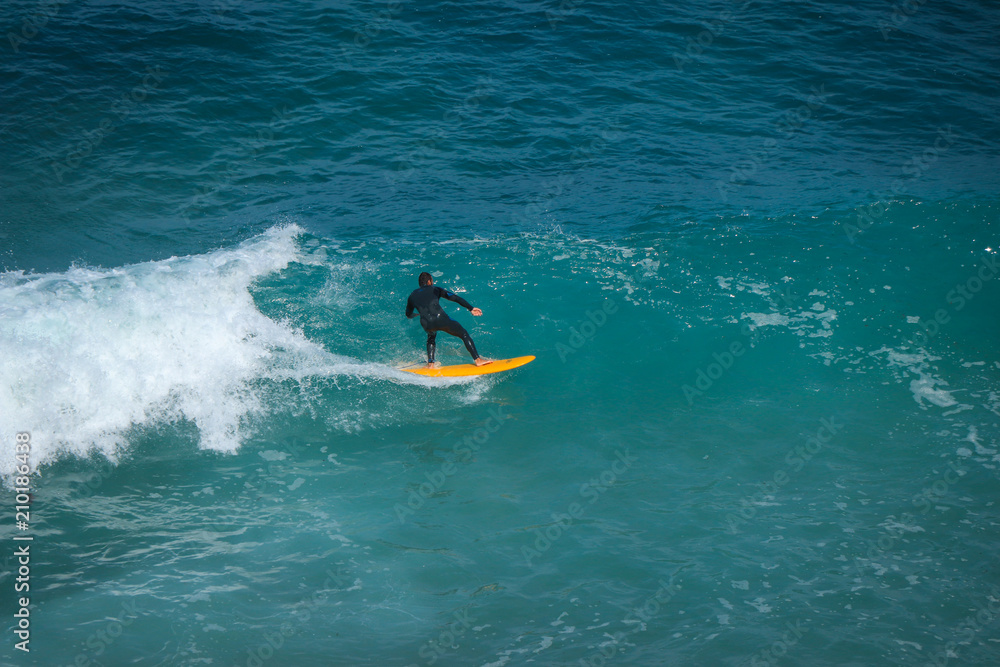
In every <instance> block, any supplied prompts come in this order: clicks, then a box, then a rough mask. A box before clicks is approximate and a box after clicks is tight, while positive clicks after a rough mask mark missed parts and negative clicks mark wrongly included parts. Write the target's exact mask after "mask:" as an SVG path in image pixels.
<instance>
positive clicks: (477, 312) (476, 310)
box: [472, 308, 483, 317]
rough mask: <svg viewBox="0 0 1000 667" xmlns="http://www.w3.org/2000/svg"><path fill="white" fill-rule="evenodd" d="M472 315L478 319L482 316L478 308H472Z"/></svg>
mask: <svg viewBox="0 0 1000 667" xmlns="http://www.w3.org/2000/svg"><path fill="white" fill-rule="evenodd" d="M472 314H473V315H475V316H476V317H479V316H480V315H482V314H483V311H481V310H479V309H478V308H473V309H472Z"/></svg>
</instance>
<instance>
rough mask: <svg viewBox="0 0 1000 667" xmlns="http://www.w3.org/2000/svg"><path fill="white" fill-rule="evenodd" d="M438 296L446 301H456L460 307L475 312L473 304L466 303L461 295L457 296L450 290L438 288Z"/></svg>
mask: <svg viewBox="0 0 1000 667" xmlns="http://www.w3.org/2000/svg"><path fill="white" fill-rule="evenodd" d="M438 296H439V297H443V298H445V299H448V301H454V302H455V303H457V304H458V305H460V306H461V307H462V308H465V309H466V310H470V311H471V310H475V309H474V308H473V307H472V304H471V303H469V302H468V301H466V300H465V299H463V298H462V297H460V296H459V295H457V294H455V293H454V292H449V291H448V290H446V289H443V288H441V287H439V288H438Z"/></svg>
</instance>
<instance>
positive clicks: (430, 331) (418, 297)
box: [406, 285, 479, 363]
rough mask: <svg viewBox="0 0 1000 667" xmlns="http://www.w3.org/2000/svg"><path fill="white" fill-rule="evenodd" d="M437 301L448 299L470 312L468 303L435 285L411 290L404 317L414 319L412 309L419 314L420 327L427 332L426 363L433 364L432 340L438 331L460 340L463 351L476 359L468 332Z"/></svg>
mask: <svg viewBox="0 0 1000 667" xmlns="http://www.w3.org/2000/svg"><path fill="white" fill-rule="evenodd" d="M438 299H448V301H454V302H455V303H457V304H458V305H460V306H462V307H463V308H468V309H469V310H470V311H471V310H472V305H471V304H470V303H469V302H468V301H466V300H465V299H463V298H462V297H460V296H458V295H456V294H455V293H453V292H449V291H448V290H446V289H442V288H440V287H438V286H437V285H424V286H423V287H421V288H419V289H415V290H413V292H412V293H411V294H410V298H409V299H407V300H406V316H407V317H409V318H413V317H416V315H415V314H414V313H413V311H414V309H416V311H417V312H418V313H420V326H422V327H423V328H424V331H426V332H427V362H428V363H434V340H435V339H436V338H437V332H438V331H443V332H445V333H447V334H451V335H452V336H458V337H459V338H461V339H462V342H464V343H465V349H466V350H468V351H469V354H471V355H472V358H473V359H478V358H479V353H478V352H476V344H475V343H473V342H472V338H471V337H470V336H469V332H468V331H466V330H465V327H463V326H462V325H461V324H459V323H458V322H456V321H455V320H453V319H451V318H450V317H448V315H447V314H446V313H445V312H444V311H443V310H442V309H441V304H440V303H438Z"/></svg>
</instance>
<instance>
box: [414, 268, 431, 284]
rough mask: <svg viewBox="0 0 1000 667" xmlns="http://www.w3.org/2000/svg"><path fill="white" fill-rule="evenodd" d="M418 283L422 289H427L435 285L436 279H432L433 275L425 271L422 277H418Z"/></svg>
mask: <svg viewBox="0 0 1000 667" xmlns="http://www.w3.org/2000/svg"><path fill="white" fill-rule="evenodd" d="M417 282H418V283H420V286H421V287H425V286H427V285H433V284H434V278H433V277H431V274H429V273H427V272H426V271H424V272H423V273H421V274H420V276H418V277H417Z"/></svg>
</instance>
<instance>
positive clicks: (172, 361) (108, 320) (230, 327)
mask: <svg viewBox="0 0 1000 667" xmlns="http://www.w3.org/2000/svg"><path fill="white" fill-rule="evenodd" d="M301 233H302V230H301V229H300V228H299V227H297V226H295V225H288V226H283V227H275V228H272V229H271V230H270V231H268V232H266V233H265V234H263V235H261V236H258V237H255V238H253V239H251V240H249V241H247V242H245V243H243V244H241V245H240V246H238V247H236V248H231V249H225V250H217V251H214V252H209V253H207V254H203V255H197V256H190V257H180V258H178V257H173V258H170V259H166V260H162V261H155V262H147V263H143V264H137V265H133V266H126V267H120V268H114V269H91V268H72V269H70V270H69V271H66V272H64V273H51V274H38V275H24V274H22V273H20V272H17V273H6V274H3V275H0V433H3V434H4V440H3V441H2V443H0V445H2V448H3V451H4V455H3V458H2V461H0V475H2V476H3V477H4V478H7V477H8V476H9V475H10V474H11V472H12V469H13V466H14V463H15V459H14V456H13V454H12V453H11V452H12V451H13V447H14V442H13V438H12V437H10V438H9V439H8V438H7V434H13V433H15V432H19V431H28V432H30V433H31V438H32V450H31V463H32V467H33V468H36V467H37V466H38V465H40V464H42V463H45V462H47V461H51V460H52V459H54V458H56V457H57V456H60V455H65V454H72V455H87V454H89V453H91V452H93V451H95V450H96V451H97V452H99V453H101V454H103V455H104V456H106V457H108V458H109V459H111V460H112V461H114V460H115V459H116V458H117V456H118V455H119V454H120V448H121V447H123V446H124V445H125V443H126V436H127V434H128V431H129V429H131V428H133V427H136V426H138V427H143V426H149V425H153V424H156V423H162V422H173V421H178V420H187V421H190V422H192V423H194V424H195V425H196V426H197V428H198V431H199V435H200V446H201V447H203V448H206V449H213V450H218V451H233V450H235V449H236V448H238V447H239V445H240V443H241V441H242V431H243V429H244V428H245V423H246V419H247V417H249V416H251V415H252V414H254V413H256V412H259V411H260V410H261V409H262V404H261V403H262V402H261V400H260V394H259V391H258V389H259V385H260V384H261V383H262V382H264V383H266V382H268V381H272V382H282V381H285V380H293V381H295V380H301V379H302V378H304V377H306V376H308V375H311V374H325V375H330V374H352V375H368V376H371V375H376V376H377V375H383V376H387V377H392V376H396V375H399V374H397V373H395V372H394V371H392V370H391V369H389V368H388V367H384V366H378V365H375V364H360V363H357V362H354V361H352V360H350V359H347V358H345V357H339V356H337V355H334V354H330V353H329V352H327V351H325V350H324V349H323V348H322V347H320V346H318V345H316V344H314V343H312V342H310V341H309V340H307V339H306V338H305V337H304V336H303V335H302V334H301V333H300V332H298V331H295V330H294V329H293V328H291V327H290V326H287V325H283V324H280V323H278V322H275V321H273V320H271V319H268V318H267V317H265V316H264V315H263V314H262V313H261V312H260V311H259V310H258V309H257V307H256V305H255V304H254V301H253V298H252V296H251V293H250V286H251V284H252V283H253V282H254V281H255V280H256V279H258V278H260V277H262V276H265V275H267V274H270V273H273V272H275V271H280V270H282V269H284V268H285V267H287V266H288V264H289V263H290V262H293V261H309V258H303V257H301V256H300V254H302V253H301V252H300V250H299V249H298V247H297V242H296V238H297V237H298V236H299V235H300V234H301ZM401 381H405V380H401ZM418 383H419V382H418Z"/></svg>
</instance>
